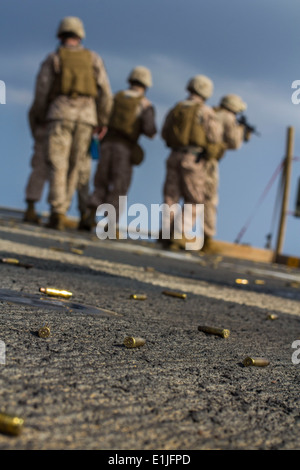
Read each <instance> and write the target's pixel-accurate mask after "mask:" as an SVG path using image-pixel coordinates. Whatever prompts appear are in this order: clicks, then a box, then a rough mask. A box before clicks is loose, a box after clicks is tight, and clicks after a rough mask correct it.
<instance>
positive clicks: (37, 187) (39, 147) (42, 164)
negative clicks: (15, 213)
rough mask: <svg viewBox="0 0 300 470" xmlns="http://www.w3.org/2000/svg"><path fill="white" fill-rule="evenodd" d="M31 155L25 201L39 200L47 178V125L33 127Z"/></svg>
mask: <svg viewBox="0 0 300 470" xmlns="http://www.w3.org/2000/svg"><path fill="white" fill-rule="evenodd" d="M34 137H35V140H34V146H33V155H32V158H31V167H32V171H31V173H30V175H29V178H28V181H27V185H26V189H25V197H26V201H32V202H37V201H40V199H41V197H42V193H43V189H44V186H45V183H46V182H47V181H48V179H49V167H48V165H47V126H46V124H45V125H44V126H39V127H37V128H36V129H35V135H34Z"/></svg>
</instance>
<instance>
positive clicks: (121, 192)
mask: <svg viewBox="0 0 300 470" xmlns="http://www.w3.org/2000/svg"><path fill="white" fill-rule="evenodd" d="M130 156H131V151H130V149H129V147H127V146H126V145H125V144H123V143H120V142H112V141H106V142H103V144H102V145H101V157H100V160H99V163H98V166H97V170H96V173H95V176H94V192H93V193H92V194H91V197H90V199H89V206H90V207H93V208H96V207H98V206H99V205H100V204H111V205H112V206H113V207H114V208H115V210H116V220H117V221H118V220H119V218H120V215H121V213H120V212H121V211H120V207H119V196H126V195H127V193H128V190H129V187H130V183H131V178H132V164H131V163H130Z"/></svg>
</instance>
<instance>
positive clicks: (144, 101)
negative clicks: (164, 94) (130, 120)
mask: <svg viewBox="0 0 300 470" xmlns="http://www.w3.org/2000/svg"><path fill="white" fill-rule="evenodd" d="M142 106H143V108H144V109H147V108H149V107H150V106H152V103H151V101H149V100H148V98H146V97H145V96H144V97H143V99H142Z"/></svg>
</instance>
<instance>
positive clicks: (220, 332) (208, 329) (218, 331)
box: [198, 326, 230, 338]
mask: <svg viewBox="0 0 300 470" xmlns="http://www.w3.org/2000/svg"><path fill="white" fill-rule="evenodd" d="M198 330H199V331H203V333H209V334H211V335H217V336H221V337H222V338H228V337H229V336H230V330H227V329H224V328H215V327H213V326H198Z"/></svg>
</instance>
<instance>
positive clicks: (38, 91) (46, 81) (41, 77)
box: [29, 54, 54, 131]
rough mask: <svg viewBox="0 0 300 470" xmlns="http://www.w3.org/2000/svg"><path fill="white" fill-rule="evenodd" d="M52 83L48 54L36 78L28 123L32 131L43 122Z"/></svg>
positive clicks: (52, 75) (52, 68)
mask: <svg viewBox="0 0 300 470" xmlns="http://www.w3.org/2000/svg"><path fill="white" fill-rule="evenodd" d="M53 82H54V67H53V54H50V55H49V56H48V57H47V58H46V60H45V61H44V62H43V63H42V65H41V67H40V70H39V72H38V75H37V78H36V84H35V92H34V100H33V103H32V106H31V108H30V111H29V122H30V127H31V130H32V131H34V127H35V125H36V124H37V125H38V124H41V123H44V122H45V119H46V115H47V111H48V106H49V98H50V95H51V90H52V86H53Z"/></svg>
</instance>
